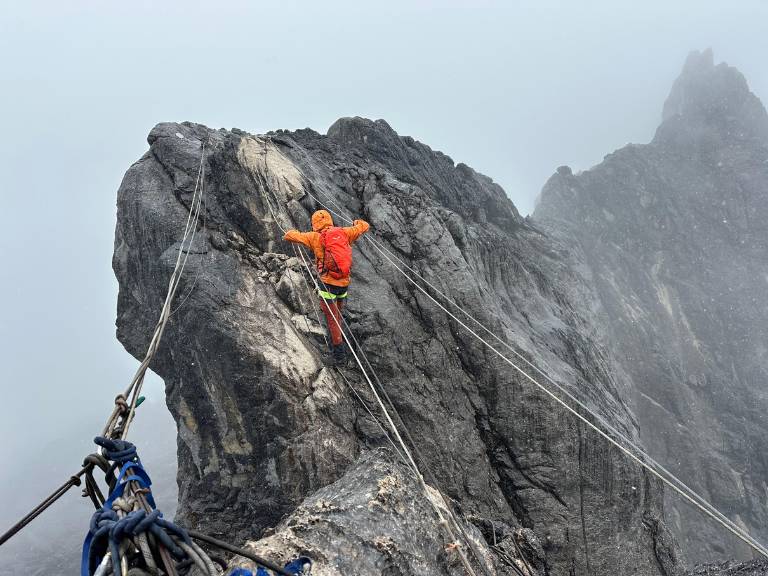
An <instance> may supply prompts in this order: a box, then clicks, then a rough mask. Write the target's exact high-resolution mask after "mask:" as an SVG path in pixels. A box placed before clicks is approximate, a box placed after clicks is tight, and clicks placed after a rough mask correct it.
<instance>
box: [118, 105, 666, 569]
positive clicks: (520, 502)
mask: <svg viewBox="0 0 768 576" xmlns="http://www.w3.org/2000/svg"><path fill="white" fill-rule="evenodd" d="M148 142H149V145H150V149H149V151H148V152H147V153H146V154H145V155H144V156H143V157H142V158H141V159H140V160H138V161H137V162H136V163H135V164H134V165H133V166H131V168H130V169H129V170H128V172H127V173H126V175H125V178H124V180H123V182H122V185H121V187H120V190H119V193H118V222H117V229H116V237H115V253H114V261H113V264H114V269H115V273H116V275H117V278H118V280H119V284H120V293H119V300H118V318H117V327H118V338H119V339H120V341H121V342H122V343H123V344H124V345H125V347H126V348H127V349H128V350H129V351H130V352H131V353H132V354H134V355H135V356H141V355H143V353H144V350H145V349H146V345H147V338H148V336H149V334H150V333H151V328H152V327H153V325H154V323H155V321H156V315H157V313H158V311H159V310H160V308H161V304H162V301H163V299H164V297H165V290H166V287H167V281H168V277H169V275H170V272H171V270H172V267H173V264H174V262H175V259H176V256H177V253H178V250H179V242H180V237H181V231H182V229H183V225H184V221H185V219H186V217H187V206H188V205H189V202H190V198H191V195H192V191H193V189H194V181H195V175H196V173H197V168H198V164H199V161H200V157H201V156H200V155H201V146H202V143H203V142H205V143H206V147H207V155H206V157H205V179H204V183H205V198H204V204H205V207H204V210H203V217H202V219H201V225H200V228H199V230H198V232H197V237H196V240H195V244H194V246H193V248H192V254H191V255H190V257H189V261H188V264H187V268H186V271H185V275H184V281H183V283H182V286H181V288H180V290H179V295H180V296H179V298H178V300H177V303H176V309H175V311H174V313H173V316H172V318H171V320H170V322H169V325H168V327H167V330H166V333H165V336H164V340H163V345H162V346H161V348H160V350H159V352H158V355H157V356H156V358H155V361H154V363H153V365H152V369H153V370H154V371H155V372H157V373H158V374H159V375H160V376H161V377H162V378H163V379H164V381H165V383H166V393H167V403H168V407H169V409H170V410H171V412H172V414H173V416H174V418H175V420H176V422H177V426H178V458H179V473H178V484H179V491H180V495H179V498H180V501H179V513H178V516H179V518H180V520H181V521H182V522H184V523H186V524H188V525H191V526H195V527H197V528H200V529H202V530H204V531H207V532H209V533H212V534H213V535H215V536H219V537H224V538H226V539H228V540H230V541H233V542H242V541H245V540H254V539H256V538H259V537H261V536H265V538H266V539H265V540H261V541H260V542H259V543H258V544H256V546H272V549H273V550H275V551H277V548H279V544H280V542H284V543H285V545H286V546H288V547H289V548H290V547H292V548H291V550H298V549H299V548H303V549H306V550H310V549H311V550H312V552H313V554H314V555H315V557H317V558H319V559H322V560H323V561H324V562H325V564H323V562H322V561H321V562H319V563H318V566H317V570H318V571H320V570H325V571H326V572H322V573H323V574H325V573H329V574H330V573H349V572H344V570H343V569H341V568H340V566H341V564H339V563H341V562H347V561H348V560H345V559H344V558H345V557H346V556H347V555H348V554H356V555H357V556H356V557H355V558H356V562H357V565H358V566H360V568H359V569H358V571H356V572H355V573H356V574H359V575H361V576H366V575H368V574H371V575H373V574H393V575H394V574H411V573H413V571H412V570H413V569H414V567H418V569H419V570H421V573H425V574H433V573H434V574H438V573H446V571H447V570H449V568H446V566H448V565H449V564H450V562H452V560H451V559H450V558H445V546H446V544H448V542H447V541H446V540H445V538H444V537H442V536H441V535H439V534H438V533H436V532H435V529H434V518H433V517H432V516H431V515H428V514H426V512H424V508H423V506H422V505H417V504H416V502H415V500H412V499H413V498H415V497H414V495H413V494H412V493H411V492H409V493H408V494H405V493H401V492H398V491H396V492H395V493H396V494H397V497H396V499H395V501H394V502H388V503H387V504H386V507H385V510H397V511H399V512H398V514H400V517H399V521H398V522H395V521H393V520H392V519H391V518H389V519H387V520H386V521H384V520H382V518H381V515H382V514H384V512H382V511H381V510H378V509H369V508H368V507H367V506H368V505H367V504H365V503H367V502H370V501H371V498H370V496H369V493H370V491H371V486H372V485H373V483H375V482H378V481H379V479H381V478H383V477H387V475H392V474H395V476H396V477H400V476H402V473H401V472H396V471H393V470H395V468H392V466H395V465H394V464H393V463H391V462H390V463H387V461H386V459H382V458H379V457H375V456H371V454H379V452H378V451H376V450H377V449H378V448H379V447H381V446H385V445H387V444H388V440H387V437H386V435H385V434H384V433H383V432H382V429H381V428H380V427H379V425H378V424H377V422H376V420H374V418H372V417H371V416H370V415H369V414H368V412H367V410H366V409H365V407H364V406H363V404H362V402H361V401H359V400H358V398H357V397H356V395H359V396H360V399H361V400H362V401H364V402H365V405H366V406H368V407H369V408H370V409H371V411H372V412H373V415H374V416H375V417H376V418H377V419H379V420H380V421H381V420H382V415H381V413H380V411H379V409H378V407H377V405H376V403H375V401H374V399H373V397H372V394H371V393H370V391H369V389H368V388H367V383H366V382H365V380H364V379H363V378H362V377H361V375H360V373H359V372H358V371H357V370H352V369H351V368H348V369H345V370H343V373H344V374H345V376H346V378H347V379H348V381H349V384H347V382H345V380H344V379H343V378H342V377H341V375H340V373H338V372H337V371H336V370H333V369H329V368H327V367H326V366H325V365H324V363H323V354H324V353H325V343H324V341H323V336H322V335H323V333H324V330H323V327H322V326H320V325H319V323H318V320H317V316H316V314H315V309H316V302H315V297H314V296H313V295H312V294H311V293H310V291H309V290H308V288H307V284H306V283H305V281H306V278H305V276H304V272H303V269H302V267H301V261H300V260H299V259H298V258H297V257H296V253H295V252H294V251H293V249H292V247H291V246H289V245H287V244H286V243H285V242H283V241H282V240H281V238H282V230H281V228H289V227H296V228H302V229H307V228H308V227H309V215H310V214H311V213H312V211H313V210H315V209H317V208H319V207H320V206H319V204H318V202H317V200H316V199H319V200H321V201H322V202H324V203H326V204H328V206H329V207H330V208H332V209H333V210H336V211H338V212H341V215H342V216H346V217H362V218H365V219H367V220H368V221H369V222H371V224H372V229H373V230H374V231H375V236H374V239H375V241H376V242H377V243H378V244H374V243H372V242H371V241H370V240H369V239H362V240H361V241H360V242H359V243H358V244H356V247H355V267H354V271H353V277H354V281H353V284H352V286H351V289H350V298H349V301H348V305H347V307H346V309H345V315H346V317H347V319H348V320H349V322H350V326H351V329H352V331H353V333H354V334H355V336H356V338H357V339H358V340H359V342H360V344H361V346H362V349H363V350H364V351H365V353H366V355H367V359H368V360H369V361H370V364H371V366H372V367H373V368H374V369H375V371H376V373H377V374H378V376H379V377H380V379H381V381H382V384H383V386H384V388H385V389H386V390H387V392H388V394H389V396H390V397H391V399H392V402H393V404H394V406H395V407H396V409H397V411H398V413H399V414H400V415H401V416H402V419H403V421H404V422H405V423H406V425H407V427H408V430H409V432H410V434H411V436H412V437H413V439H414V441H415V448H417V449H418V453H419V456H418V459H419V464H420V465H421V466H422V468H423V470H425V471H427V470H429V471H430V474H429V475H428V481H429V482H430V484H432V485H433V486H434V487H439V489H440V490H441V491H442V493H443V494H444V495H445V497H446V498H447V499H448V500H449V501H450V502H451V503H452V507H453V509H454V511H455V512H456V514H457V515H458V517H459V518H460V519H461V521H462V522H464V523H469V524H471V525H472V526H475V527H476V528H475V529H471V533H472V534H475V535H477V537H478V538H481V539H482V540H483V542H481V543H480V544H481V546H480V547H481V549H482V550H484V554H486V553H487V554H488V555H489V557H490V560H489V566H490V567H489V570H491V571H492V572H491V573H493V571H495V572H496V573H498V574H506V573H509V572H508V571H509V569H510V567H509V564H510V563H515V564H516V565H518V567H519V566H525V569H526V570H529V571H530V573H531V574H533V573H540V574H552V575H565V574H605V575H608V574H611V575H613V574H639V575H656V574H672V573H674V572H675V570H676V567H677V565H678V560H677V550H676V545H675V543H674V540H673V539H672V537H671V535H670V533H669V532H668V530H667V529H666V527H665V524H664V521H663V515H664V511H663V499H664V493H663V490H662V489H661V487H660V485H659V484H658V483H657V482H656V481H655V480H654V479H653V478H652V477H650V476H649V475H647V474H646V473H644V472H643V471H642V470H641V469H639V468H638V467H637V466H636V465H634V464H632V463H630V462H628V461H627V460H626V459H625V458H624V457H623V456H622V455H621V454H620V453H618V451H616V450H615V449H613V448H611V447H610V446H609V445H607V444H606V443H605V442H604V441H603V440H601V439H600V438H599V437H597V436H596V434H594V433H593V432H591V431H590V430H589V429H587V428H585V427H584V426H583V425H582V424H580V423H579V422H578V420H576V419H575V418H574V417H572V416H570V415H568V414H567V413H566V412H564V411H563V410H562V409H561V408H559V407H558V406H557V405H555V404H553V403H552V401H551V399H550V398H548V397H547V396H546V395H545V394H544V393H542V392H541V391H540V390H539V389H537V388H536V387H535V386H534V385H533V384H532V383H531V382H530V381H529V380H528V379H527V378H526V377H525V376H524V375H523V374H522V372H521V371H518V370H517V369H515V368H514V367H512V366H510V365H509V364H508V363H506V362H504V361H503V360H501V359H500V358H499V357H498V356H497V355H495V354H494V353H493V352H492V351H490V350H489V349H488V348H486V347H484V346H483V345H482V344H480V343H479V342H478V341H477V340H476V339H475V338H473V337H472V336H471V335H470V334H469V333H468V332H467V331H466V330H465V329H464V328H462V326H461V325H460V324H459V322H457V321H456V320H455V319H453V318H451V317H449V316H448V315H447V314H446V313H445V312H444V311H442V310H441V309H439V308H438V307H436V306H435V305H434V303H433V302H432V301H431V300H430V299H429V298H428V297H426V296H425V295H424V294H423V293H421V292H420V291H419V290H417V289H416V288H415V287H414V286H413V285H412V284H411V283H409V281H408V280H407V279H406V278H404V277H403V276H402V275H401V274H400V273H399V272H398V271H397V270H396V269H395V267H394V266H393V265H392V263H391V262H389V261H388V260H387V258H386V257H385V255H384V253H382V252H381V251H379V250H378V249H377V246H381V247H385V248H386V249H387V250H389V251H391V252H392V253H393V254H394V255H395V256H396V257H397V258H398V259H400V260H401V261H402V262H404V263H405V264H407V265H408V266H409V267H412V268H413V269H414V270H416V271H418V272H419V274H421V275H422V276H424V277H425V278H426V279H427V280H428V281H429V282H430V283H431V284H432V285H433V286H434V287H436V288H439V290H441V291H443V292H445V293H446V294H447V295H449V296H450V298H451V299H453V300H454V301H455V302H457V303H458V304H459V305H460V306H461V308H462V309H463V310H464V311H466V312H468V313H470V314H471V315H473V316H474V317H475V318H477V319H478V320H480V321H481V322H482V323H483V324H484V325H485V326H487V327H489V328H490V329H491V330H492V331H493V332H494V333H495V334H497V335H499V336H500V337H501V338H503V339H504V340H505V341H506V342H508V343H509V345H510V346H511V347H512V348H513V350H514V351H515V352H516V353H517V354H519V355H520V357H515V356H513V355H512V352H510V351H509V350H505V354H508V355H510V356H511V357H513V358H515V363H517V364H519V365H520V366H521V370H527V371H528V372H531V373H533V374H534V375H535V376H536V378H537V379H539V380H542V381H544V380H543V378H542V377H541V376H540V375H539V374H537V373H535V372H533V371H532V370H531V369H530V368H529V367H527V365H526V364H525V361H526V360H531V361H534V362H535V363H536V365H537V366H539V367H540V368H541V369H543V370H545V371H546V373H547V374H548V375H549V376H550V377H551V378H552V379H553V380H554V381H556V382H558V383H559V384H560V385H562V386H564V387H565V388H567V389H568V390H569V391H570V392H572V393H573V394H575V395H577V396H579V397H580V398H581V399H583V401H584V402H586V403H587V404H588V405H589V406H590V407H591V409H592V410H594V411H595V412H597V413H598V414H600V415H601V416H602V417H603V418H605V419H606V420H608V421H610V422H611V423H612V424H613V425H614V426H616V427H617V428H619V429H620V430H622V432H623V433H624V434H626V435H628V436H631V437H633V438H634V439H635V440H636V441H638V442H639V441H640V440H639V429H638V425H637V420H636V418H635V415H634V413H633V410H632V408H631V406H630V402H631V400H632V398H633V388H632V384H633V383H632V380H631V379H630V375H629V373H628V370H627V366H626V365H623V364H622V363H620V362H617V360H616V359H615V357H614V356H613V355H612V346H611V343H610V341H609V338H610V337H611V333H610V332H609V331H608V330H607V329H606V326H605V324H604V322H603V318H604V314H605V310H604V308H603V302H602V300H601V299H600V297H599V294H598V293H597V292H595V291H594V290H593V288H592V285H591V281H592V278H591V276H590V275H591V269H590V267H589V262H588V261H587V259H586V258H585V257H583V252H580V251H578V250H574V249H573V247H572V246H571V245H570V241H562V240H560V239H558V238H556V237H555V236H553V235H551V234H548V233H546V232H544V231H542V230H541V229H539V228H538V227H537V226H536V225H535V224H534V223H532V222H531V221H529V220H527V219H523V218H521V217H520V215H519V214H518V212H517V210H516V209H515V207H514V206H513V205H512V203H511V202H510V201H509V200H508V198H507V197H506V195H505V194H504V192H503V190H502V189H501V188H500V187H499V186H498V185H496V184H495V183H493V181H492V180H490V179H489V178H487V177H486V176H483V175H481V174H478V173H477V172H475V171H474V170H472V169H471V168H469V167H468V166H466V165H464V164H455V163H454V162H453V161H452V160H451V159H450V158H449V157H448V156H446V155H444V154H441V153H439V152H435V151H433V150H431V149H430V148H428V147H427V146H426V145H424V144H421V143H419V142H417V141H415V140H413V139H412V138H408V137H401V136H398V135H397V134H396V133H395V132H394V131H393V130H392V129H391V128H390V127H389V126H388V125H387V124H386V123H385V122H384V121H381V120H378V121H375V122H374V121H370V120H365V119H361V118H344V119H341V120H339V121H337V122H336V123H335V124H334V125H333V126H331V128H330V129H329V130H328V133H327V134H326V135H321V134H318V133H316V132H314V131H311V130H299V131H296V132H284V131H278V132H275V133H271V134H268V135H261V136H255V135H249V134H247V133H245V132H242V131H239V130H232V131H227V130H212V129H209V128H206V127H204V126H201V125H196V124H189V123H184V124H173V123H165V124H159V125H158V126H156V127H155V128H154V129H153V130H152V132H151V133H150V135H149V138H148ZM340 220H341V218H340V217H339V216H337V221H340ZM399 265H400V264H399ZM429 290H430V292H431V293H433V294H435V295H436V293H435V292H432V289H429ZM456 313H457V314H458V315H459V317H460V318H462V319H463V318H464V316H463V313H462V312H458V311H457V312H456ZM484 336H487V335H484ZM489 338H490V337H489ZM496 345H498V343H497V344H496ZM498 346H500V345H498ZM521 358H522V359H521ZM371 450H374V452H371ZM398 475H399V476H398ZM329 499H331V500H334V502H335V503H334V505H335V506H337V507H338V509H337V511H335V512H333V513H331V512H328V511H327V510H326V511H322V510H321V512H322V513H319V512H318V513H317V514H318V520H317V522H314V521H312V522H310V521H309V519H308V518H309V517H310V516H311V515H313V514H315V513H316V509H317V505H318V503H320V502H324V501H326V500H329ZM341 500H343V502H342V501H341ZM353 502H359V503H360V504H359V506H364V507H366V509H365V510H364V513H363V511H362V509H358V508H355V507H354V506H352V503H353ZM422 504H423V503H422ZM308 515H309V516H308ZM310 525H311V528H310ZM403 526H410V527H412V530H410V531H409V532H410V533H411V534H413V535H414V537H413V539H412V540H414V541H409V540H408V539H407V538H406V537H405V536H406V535H405V533H404V532H403V530H402V527H403ZM275 530H276V532H275ZM269 534H272V535H271V536H270V535H269ZM281 535H282V536H281ZM422 535H423V536H422ZM289 536H290V537H289ZM283 537H285V538H287V540H279V538H283ZM382 538H383V540H382ZM349 561H351V560H349ZM446 563H448V564H446ZM345 566H346V565H345ZM451 566H452V565H451ZM450 570H453V568H450ZM318 573H321V572H318ZM449 573H450V572H449Z"/></svg>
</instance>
